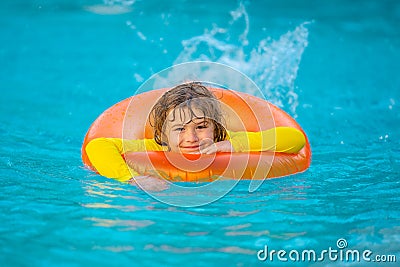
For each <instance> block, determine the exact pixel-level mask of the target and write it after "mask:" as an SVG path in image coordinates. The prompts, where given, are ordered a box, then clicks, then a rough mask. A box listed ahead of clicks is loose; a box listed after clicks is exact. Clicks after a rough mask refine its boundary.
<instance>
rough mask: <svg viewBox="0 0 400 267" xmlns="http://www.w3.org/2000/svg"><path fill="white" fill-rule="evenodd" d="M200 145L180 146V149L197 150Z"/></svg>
mask: <svg viewBox="0 0 400 267" xmlns="http://www.w3.org/2000/svg"><path fill="white" fill-rule="evenodd" d="M199 149H200V147H199V146H181V147H180V150H184V151H199Z"/></svg>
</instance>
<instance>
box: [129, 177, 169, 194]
mask: <svg viewBox="0 0 400 267" xmlns="http://www.w3.org/2000/svg"><path fill="white" fill-rule="evenodd" d="M128 183H129V184H133V185H137V186H139V187H140V188H141V189H143V190H144V191H154V192H159V191H164V190H166V189H168V188H169V183H168V182H167V181H165V180H164V179H162V178H158V177H154V176H150V175H146V176H136V177H134V178H131V179H130V180H129V181H128Z"/></svg>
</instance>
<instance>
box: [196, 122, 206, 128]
mask: <svg viewBox="0 0 400 267" xmlns="http://www.w3.org/2000/svg"><path fill="white" fill-rule="evenodd" d="M207 128H208V122H206V121H205V122H202V123H200V124H199V125H197V129H207Z"/></svg>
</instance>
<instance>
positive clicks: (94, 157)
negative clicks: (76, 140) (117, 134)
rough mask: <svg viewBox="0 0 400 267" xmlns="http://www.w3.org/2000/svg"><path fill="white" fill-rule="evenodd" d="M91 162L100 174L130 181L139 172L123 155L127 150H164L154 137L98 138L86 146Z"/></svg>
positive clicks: (122, 180)
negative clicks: (135, 138) (127, 138)
mask: <svg viewBox="0 0 400 267" xmlns="http://www.w3.org/2000/svg"><path fill="white" fill-rule="evenodd" d="M85 149H86V153H87V155H88V157H89V160H90V162H91V163H92V164H93V166H94V167H95V169H96V170H97V171H98V172H99V174H100V175H103V176H105V177H108V178H114V179H116V180H118V181H121V182H126V181H128V180H129V179H130V178H131V177H132V176H138V175H139V174H138V173H137V172H135V171H134V170H132V169H129V168H128V165H127V164H126V162H125V160H124V158H123V157H122V155H123V154H124V153H126V152H135V151H136V152H138V151H146V150H153V151H158V150H162V147H161V146H160V145H158V144H157V143H156V142H155V141H154V140H153V139H144V140H122V139H120V138H96V139H93V140H91V141H90V142H89V143H88V144H87V146H86V148H85Z"/></svg>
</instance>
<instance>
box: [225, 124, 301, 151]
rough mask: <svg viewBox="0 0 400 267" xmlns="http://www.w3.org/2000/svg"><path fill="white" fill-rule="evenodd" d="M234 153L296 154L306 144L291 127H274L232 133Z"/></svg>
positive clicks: (299, 132)
mask: <svg viewBox="0 0 400 267" xmlns="http://www.w3.org/2000/svg"><path fill="white" fill-rule="evenodd" d="M229 141H230V142H231V144H232V147H233V149H234V151H236V152H250V151H275V152H283V153H298V152H299V151H300V150H301V149H302V148H303V146H304V145H305V143H306V138H305V136H304V134H303V133H302V132H301V131H299V130H297V129H295V128H292V127H276V128H272V129H268V130H265V131H261V132H232V133H230V140H229Z"/></svg>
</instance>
